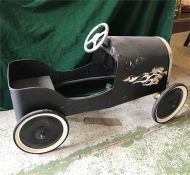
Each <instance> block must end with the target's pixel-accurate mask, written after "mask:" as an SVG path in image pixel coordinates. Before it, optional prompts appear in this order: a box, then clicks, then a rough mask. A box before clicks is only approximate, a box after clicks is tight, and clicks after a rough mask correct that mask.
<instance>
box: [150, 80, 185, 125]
mask: <svg viewBox="0 0 190 175" xmlns="http://www.w3.org/2000/svg"><path fill="white" fill-rule="evenodd" d="M187 95H188V90H187V87H186V86H185V85H183V84H179V83H177V84H173V85H171V86H169V87H168V88H167V89H165V90H164V91H163V92H162V93H161V95H160V97H159V98H158V99H157V100H156V102H155V104H154V106H153V109H152V117H153V119H154V120H155V121H156V122H158V123H165V122H167V121H168V120H170V119H171V118H173V117H174V116H175V115H176V114H177V113H178V112H179V111H180V109H181V108H182V107H183V105H184V103H185V101H186V98H187Z"/></svg>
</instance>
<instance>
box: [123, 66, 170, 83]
mask: <svg viewBox="0 0 190 175" xmlns="http://www.w3.org/2000/svg"><path fill="white" fill-rule="evenodd" d="M166 74H167V71H164V68H163V67H154V68H153V69H152V71H151V72H150V73H147V72H145V73H143V74H142V75H140V76H133V75H130V76H129V77H127V78H126V79H124V80H123V81H124V82H130V83H133V84H136V83H141V84H142V85H143V86H152V85H155V84H158V83H159V81H160V80H161V79H162V78H163V76H164V75H166Z"/></svg>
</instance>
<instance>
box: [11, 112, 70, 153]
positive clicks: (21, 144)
mask: <svg viewBox="0 0 190 175" xmlns="http://www.w3.org/2000/svg"><path fill="white" fill-rule="evenodd" d="M68 133H69V125H68V122H67V120H66V119H65V118H64V116H63V115H61V114H59V113H57V112H55V111H52V110H38V111H34V112H32V113H29V114H27V115H26V116H24V117H23V118H22V119H21V120H20V121H19V123H18V124H17V126H16V127H15V129H14V133H13V138H14V141H15V144H16V145H17V147H18V148H20V149H21V150H23V151H25V152H28V153H34V154H40V153H45V152H49V151H52V150H53V149H55V148H57V147H59V146H60V145H61V144H62V143H63V142H64V141H65V140H66V138H67V136H68Z"/></svg>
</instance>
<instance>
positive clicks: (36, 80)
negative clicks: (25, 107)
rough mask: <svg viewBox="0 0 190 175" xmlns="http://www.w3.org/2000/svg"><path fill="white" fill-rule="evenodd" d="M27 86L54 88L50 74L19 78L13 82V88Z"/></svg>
mask: <svg viewBox="0 0 190 175" xmlns="http://www.w3.org/2000/svg"><path fill="white" fill-rule="evenodd" d="M29 87H44V88H49V89H52V90H55V89H54V86H53V83H52V81H51V78H50V76H40V77H32V78H27V79H21V80H17V81H15V82H14V83H13V88H15V89H22V88H29Z"/></svg>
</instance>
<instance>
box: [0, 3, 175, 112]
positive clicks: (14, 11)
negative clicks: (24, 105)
mask: <svg viewBox="0 0 190 175" xmlns="http://www.w3.org/2000/svg"><path fill="white" fill-rule="evenodd" d="M174 7H175V0H168V1H166V0H165V1H160V0H149V1H144V0H133V1H117V0H70V1H65V0H59V1H55V0H54V1H52V0H15V1H14V0H1V1H0V109H1V110H3V109H11V108H12V104H11V100H10V95H9V90H8V87H7V75H6V71H7V65H8V63H9V62H10V61H13V60H16V59H31V58H34V59H38V60H41V61H43V62H45V63H46V64H48V65H49V66H51V67H52V68H54V69H56V70H66V69H67V70H68V69H73V68H75V67H76V66H79V65H82V64H85V61H86V59H87V57H86V56H85V53H84V51H83V42H84V40H85V37H86V36H87V34H88V32H89V31H90V29H91V28H92V27H94V26H95V25H97V24H98V23H101V22H108V24H109V26H110V33H109V35H149V36H154V35H157V36H162V37H164V38H165V39H167V40H168V41H169V39H170V36H171V29H172V21H173V13H174Z"/></svg>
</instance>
